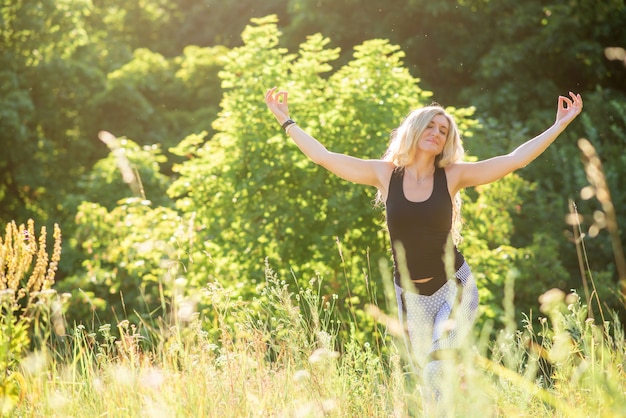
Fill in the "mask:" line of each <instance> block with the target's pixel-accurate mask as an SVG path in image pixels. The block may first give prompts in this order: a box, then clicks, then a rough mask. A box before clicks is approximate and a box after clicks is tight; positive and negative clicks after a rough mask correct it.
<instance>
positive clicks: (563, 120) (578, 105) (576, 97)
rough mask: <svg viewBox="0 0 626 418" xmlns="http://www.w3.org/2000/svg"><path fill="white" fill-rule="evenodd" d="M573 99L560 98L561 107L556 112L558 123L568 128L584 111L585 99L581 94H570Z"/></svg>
mask: <svg viewBox="0 0 626 418" xmlns="http://www.w3.org/2000/svg"><path fill="white" fill-rule="evenodd" d="M569 95H570V97H571V99H570V97H565V96H559V105H558V109H557V111H556V123H558V124H561V125H564V126H567V125H568V124H569V123H570V122H571V121H573V120H574V118H576V116H578V115H579V114H580V112H581V111H582V110H583V99H582V97H580V94H574V93H572V92H571V91H570V92H569Z"/></svg>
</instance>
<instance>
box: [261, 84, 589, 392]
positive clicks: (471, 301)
mask: <svg viewBox="0 0 626 418" xmlns="http://www.w3.org/2000/svg"><path fill="white" fill-rule="evenodd" d="M265 102H266V104H267V106H268V108H269V109H270V111H271V112H272V113H273V115H274V117H275V118H276V119H277V120H278V122H279V123H280V125H281V126H282V128H283V129H285V131H286V132H287V134H288V135H289V136H290V137H291V138H292V140H293V141H294V142H295V143H296V145H297V146H298V147H299V148H300V150H302V152H303V153H304V154H306V155H307V157H309V158H310V159H311V160H312V161H313V162H314V163H316V164H319V165H321V166H323V167H325V168H326V169H327V170H329V171H330V172H332V173H334V174H336V175H337V176H339V177H341V178H343V179H345V180H348V181H351V182H354V183H358V184H364V185H367V186H373V187H376V188H377V189H378V196H379V200H380V201H381V202H383V203H384V205H385V210H386V220H387V227H388V231H389V236H390V240H391V248H392V254H393V259H394V282H395V287H396V296H397V301H398V316H399V320H400V321H401V323H402V324H403V325H404V327H405V329H406V330H407V331H408V332H407V334H408V335H407V338H406V341H407V344H408V346H409V348H410V350H411V353H412V355H413V358H414V360H415V363H416V366H417V367H418V368H419V369H421V370H422V372H423V374H424V377H425V382H427V383H428V382H431V383H432V385H433V388H432V389H434V391H433V394H434V395H433V396H437V390H436V387H435V386H436V385H437V383H436V382H437V380H438V375H439V374H440V373H441V369H440V365H439V364H438V363H439V361H437V360H435V359H433V358H431V357H432V356H431V354H432V353H435V352H437V351H438V350H441V349H448V348H455V347H458V345H459V344H460V343H461V342H462V340H463V338H464V337H465V336H466V335H467V334H468V332H469V331H470V330H471V326H472V324H473V322H474V319H475V317H476V312H477V309H478V291H477V288H476V283H475V281H474V278H473V276H472V273H471V270H470V268H469V267H468V265H467V263H466V262H465V259H464V258H463V255H462V254H461V253H460V252H459V250H458V249H457V244H458V243H459V242H460V238H461V235H460V226H461V221H460V219H461V213H460V211H461V203H460V197H459V191H460V190H461V189H463V188H466V187H473V186H478V185H481V184H486V183H491V182H494V181H496V180H498V179H500V178H502V177H504V176H506V175H507V174H509V173H511V172H513V171H515V170H517V169H519V168H522V167H525V166H526V165H527V164H529V163H530V162H532V161H533V160H534V159H535V158H537V157H538V156H539V155H540V154H541V153H542V152H543V151H544V150H545V149H546V148H548V146H549V145H550V144H551V143H552V142H554V140H555V139H556V138H557V137H558V136H559V134H560V133H561V132H563V130H564V129H565V128H566V127H567V126H568V125H569V124H570V123H571V122H572V120H574V118H576V116H578V114H580V112H581V110H582V107H583V102H582V98H581V96H580V95H579V94H574V93H571V92H570V93H569V97H565V96H559V98H558V105H557V113H556V121H555V122H554V124H553V125H552V126H550V127H549V128H548V129H547V130H545V131H544V132H543V133H541V134H540V135H538V136H536V137H535V138H532V139H530V140H529V141H527V142H525V143H524V144H522V145H520V146H519V147H518V148H516V149H515V150H514V151H513V152H511V153H509V154H506V155H500V156H496V157H493V158H490V159H487V160H483V161H478V162H465V161H463V156H464V150H463V146H462V144H461V139H460V135H459V131H458V128H457V124H456V122H455V120H454V118H453V117H452V116H451V115H450V114H448V113H447V112H446V111H445V110H444V109H443V108H442V107H440V106H438V105H433V106H427V107H423V108H420V109H417V110H414V111H412V112H410V113H409V114H408V115H407V116H406V118H405V119H404V120H403V121H402V123H401V124H400V126H399V127H398V128H397V129H396V130H395V131H394V132H393V133H392V135H391V142H390V144H389V147H388V149H387V151H386V152H385V154H384V156H383V157H382V158H381V159H360V158H355V157H352V156H349V155H344V154H338V153H335V152H332V151H329V150H327V149H326V148H325V147H324V146H323V145H322V144H321V143H320V142H319V141H317V140H316V139H315V138H313V137H312V136H310V135H309V134H308V133H307V132H305V131H304V130H303V129H302V128H300V127H299V126H298V125H297V124H296V123H295V122H294V121H293V120H292V119H291V118H290V115H289V107H288V93H287V92H286V91H277V89H276V88H272V89H270V90H268V91H267V93H266V94H265ZM449 243H451V244H449ZM446 248H448V249H446ZM446 267H447V268H446ZM450 267H452V269H451V268H450ZM447 271H452V272H453V276H454V279H453V280H449V275H448V274H446V272H447ZM450 276H451V275H450ZM407 284H408V285H407ZM457 284H458V285H459V286H457ZM459 292H460V294H459ZM455 305H456V307H455ZM453 307H455V313H454V320H453V321H452V320H451V318H450V314H451V312H452V308H453Z"/></svg>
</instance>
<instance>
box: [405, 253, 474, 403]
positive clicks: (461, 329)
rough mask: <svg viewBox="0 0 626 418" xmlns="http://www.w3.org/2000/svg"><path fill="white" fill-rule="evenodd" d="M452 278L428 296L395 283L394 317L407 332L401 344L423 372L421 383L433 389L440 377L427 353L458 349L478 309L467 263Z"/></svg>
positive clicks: (437, 364)
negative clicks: (396, 308)
mask: <svg viewBox="0 0 626 418" xmlns="http://www.w3.org/2000/svg"><path fill="white" fill-rule="evenodd" d="M455 277H456V279H457V280H448V281H447V282H446V284H445V285H443V286H442V287H441V288H439V290H437V291H436V292H435V293H433V294H432V295H430V296H424V295H420V294H418V293H414V292H410V291H407V290H404V289H402V288H401V287H399V286H398V285H397V284H396V297H397V301H398V319H399V320H400V323H401V324H402V326H403V327H404V328H405V329H406V330H407V331H408V332H407V335H405V343H406V344H407V348H408V351H409V354H410V356H411V358H412V360H413V361H412V364H413V365H414V366H415V367H416V368H417V369H418V370H422V371H423V373H424V376H423V377H424V378H425V383H426V384H427V385H428V386H430V387H431V388H432V389H434V390H435V391H436V386H438V385H437V383H438V381H439V380H440V378H441V376H440V375H441V361H432V359H430V358H429V357H430V355H431V354H432V353H433V352H435V351H437V350H445V349H454V348H459V347H460V346H461V344H462V343H463V340H464V339H465V337H467V336H468V334H469V333H470V332H471V330H472V326H473V324H474V320H475V319H476V313H477V311H478V289H477V288H476V282H475V281H474V276H472V272H471V270H470V268H469V266H468V265H467V263H463V265H462V266H461V267H460V268H459V269H458V270H457V272H456V273H455ZM458 283H460V284H461V286H458V285H457V284H458ZM459 288H461V289H462V293H461V295H460V297H458V295H457V293H458V289H459ZM453 311H454V313H453V314H452V312H453ZM451 314H452V316H451Z"/></svg>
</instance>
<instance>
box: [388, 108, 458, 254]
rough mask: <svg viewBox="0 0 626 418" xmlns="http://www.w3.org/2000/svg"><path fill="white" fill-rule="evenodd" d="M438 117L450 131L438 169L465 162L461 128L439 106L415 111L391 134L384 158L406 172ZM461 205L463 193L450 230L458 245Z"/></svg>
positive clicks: (454, 204) (455, 202)
mask: <svg viewBox="0 0 626 418" xmlns="http://www.w3.org/2000/svg"><path fill="white" fill-rule="evenodd" d="M437 115H442V116H444V117H445V118H446V119H447V120H448V124H449V128H448V135H447V136H446V142H445V144H444V146H443V151H442V152H441V154H439V155H438V156H437V157H436V158H435V164H436V165H437V167H440V168H445V167H447V166H449V165H450V164H453V163H456V162H460V161H463V157H464V155H465V150H464V149H463V144H462V143H461V135H460V134H459V128H458V126H457V124H456V122H455V120H454V118H453V117H452V115H450V114H449V113H448V112H446V111H445V109H444V108H443V107H441V106H440V105H439V104H437V103H433V104H432V105H430V106H426V107H422V108H420V109H415V110H413V111H412V112H410V113H409V114H408V115H407V116H406V117H405V118H404V120H403V121H402V123H401V124H400V126H398V128H396V129H395V130H394V131H393V132H392V133H391V141H390V142H389V147H388V148H387V151H385V154H384V155H383V157H382V159H383V160H384V161H390V162H392V163H393V164H394V165H395V166H396V167H397V168H396V169H397V170H403V169H404V168H405V167H406V166H407V165H409V164H411V163H412V162H413V161H414V160H415V157H416V153H417V152H418V147H417V144H418V142H419V140H420V137H421V136H422V134H423V133H424V131H425V130H426V128H427V127H428V124H429V123H430V122H431V121H432V120H433V118H434V117H435V116H437ZM380 198H381V197H380V196H379V199H380ZM461 203H462V199H461V194H460V193H457V194H456V195H455V196H454V199H452V229H451V231H450V232H451V234H452V240H453V242H454V244H455V245H457V244H459V243H460V242H461V240H462V237H461V227H462V219H461Z"/></svg>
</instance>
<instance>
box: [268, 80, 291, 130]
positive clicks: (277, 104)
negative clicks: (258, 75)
mask: <svg viewBox="0 0 626 418" xmlns="http://www.w3.org/2000/svg"><path fill="white" fill-rule="evenodd" d="M276 89H277V88H276V87H272V88H271V89H269V90H268V91H267V93H265V104H266V105H267V107H268V108H269V110H270V111H271V112H272V113H273V114H274V117H275V118H276V120H277V121H278V123H280V124H281V125H282V124H283V123H285V121H286V120H287V119H289V105H288V104H287V92H286V91H278V92H277V91H276Z"/></svg>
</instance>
